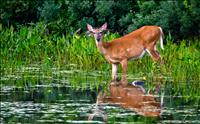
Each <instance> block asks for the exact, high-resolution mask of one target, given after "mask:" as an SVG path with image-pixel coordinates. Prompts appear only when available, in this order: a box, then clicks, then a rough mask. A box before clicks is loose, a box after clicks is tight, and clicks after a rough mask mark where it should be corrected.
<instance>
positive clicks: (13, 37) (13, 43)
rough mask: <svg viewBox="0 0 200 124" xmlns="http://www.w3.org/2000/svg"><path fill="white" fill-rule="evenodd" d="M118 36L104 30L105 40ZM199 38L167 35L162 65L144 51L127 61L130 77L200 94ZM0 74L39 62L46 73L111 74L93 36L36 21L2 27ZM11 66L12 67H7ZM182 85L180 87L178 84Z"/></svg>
mask: <svg viewBox="0 0 200 124" xmlns="http://www.w3.org/2000/svg"><path fill="white" fill-rule="evenodd" d="M117 37H119V35H118V34H113V33H109V32H108V33H107V34H106V36H105V38H104V40H105V41H109V40H112V39H114V38H117ZM199 40H200V39H192V41H191V40H182V41H180V42H179V43H178V45H177V44H174V43H173V42H174V41H173V40H172V39H171V38H170V37H169V36H166V38H165V41H164V42H165V45H164V50H161V49H160V46H159V45H157V47H158V49H159V51H160V53H161V56H162V58H163V59H164V62H165V64H164V65H162V66H160V65H159V64H158V63H155V62H153V60H152V59H151V57H150V56H148V55H147V54H146V56H144V57H143V58H142V59H139V60H135V61H133V62H129V70H128V71H129V79H134V78H137V77H138V78H140V79H145V80H146V81H147V82H149V83H152V82H164V83H165V82H173V83H172V85H174V88H177V90H176V91H177V93H179V91H180V92H182V93H184V94H187V96H194V94H195V96H200V91H199V90H198V89H199V88H200V84H199V81H200V61H199V60H200V42H199ZM0 42H1V75H2V76H5V75H8V74H11V73H13V72H14V71H15V70H16V69H20V67H23V66H28V65H31V64H37V65H40V67H41V68H42V70H43V71H47V70H48V71H47V72H48V73H46V75H49V74H52V71H53V70H52V69H50V68H58V69H69V70H70V69H71V70H73V69H75V68H74V67H71V66H69V64H73V65H76V69H81V70H99V71H105V72H107V73H110V71H111V67H110V65H109V64H108V63H107V62H106V60H105V59H104V57H103V56H102V55H101V54H100V53H99V51H98V50H97V48H96V46H95V42H94V39H93V37H89V36H87V35H86V34H82V35H78V34H76V33H74V34H65V35H57V34H48V32H47V31H46V28H45V25H44V24H42V23H38V24H36V25H31V26H22V27H21V28H19V29H14V28H13V27H11V28H3V29H2V27H1V32H0ZM11 68H12V70H10V69H11ZM180 82H181V85H184V87H183V89H180V88H179V87H178V86H179V83H180Z"/></svg>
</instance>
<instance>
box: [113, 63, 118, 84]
mask: <svg viewBox="0 0 200 124" xmlns="http://www.w3.org/2000/svg"><path fill="white" fill-rule="evenodd" d="M112 81H117V64H112Z"/></svg>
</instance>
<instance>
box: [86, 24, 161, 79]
mask: <svg viewBox="0 0 200 124" xmlns="http://www.w3.org/2000/svg"><path fill="white" fill-rule="evenodd" d="M87 29H88V31H89V33H90V34H92V35H93V36H94V39H95V42H96V46H97V48H98V49H99V51H100V53H101V54H103V56H104V57H105V59H106V60H107V61H108V62H109V63H110V64H111V65H112V80H113V81H116V80H118V77H117V68H118V64H121V66H122V80H125V79H126V77H127V70H128V61H129V60H135V59H139V58H142V57H143V55H144V54H145V53H146V52H148V53H149V55H150V56H151V58H152V59H153V60H154V61H157V62H159V63H161V64H163V61H162V59H161V57H160V54H159V52H158V51H157V49H156V44H157V42H158V41H159V40H160V46H161V49H163V50H164V48H163V37H164V34H163V31H162V28H161V27H159V26H143V27H141V28H139V29H137V30H135V31H133V32H131V33H129V34H126V35H124V36H122V37H119V38H116V39H113V40H111V41H110V42H104V41H103V37H104V32H105V31H106V30H107V23H104V24H103V25H102V26H101V27H100V28H93V27H92V26H91V25H90V24H87Z"/></svg>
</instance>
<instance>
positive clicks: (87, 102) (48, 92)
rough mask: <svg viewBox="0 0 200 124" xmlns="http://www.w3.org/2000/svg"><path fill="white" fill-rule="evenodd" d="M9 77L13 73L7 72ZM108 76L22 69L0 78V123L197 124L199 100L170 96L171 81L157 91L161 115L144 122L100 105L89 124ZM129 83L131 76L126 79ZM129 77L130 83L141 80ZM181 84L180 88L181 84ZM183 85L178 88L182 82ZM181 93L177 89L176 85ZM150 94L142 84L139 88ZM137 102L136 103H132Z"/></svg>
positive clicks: (122, 109)
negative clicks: (161, 100) (160, 103)
mask: <svg viewBox="0 0 200 124" xmlns="http://www.w3.org/2000/svg"><path fill="white" fill-rule="evenodd" d="M10 71H11V72H12V69H10ZM108 75H109V73H108V72H100V71H80V70H78V69H75V68H73V67H72V68H70V69H69V70H63V69H56V68H51V69H50V70H47V71H46V72H45V71H41V69H40V68H39V67H37V66H31V67H23V68H20V69H16V70H14V71H13V72H12V73H9V74H4V75H2V77H1V89H0V97H1V103H0V121H1V123H2V124H3V123H5V124H7V123H129V122H131V123H133V122H134V123H141V124H143V123H153V124H154V123H158V124H159V123H160V124H163V123H164V124H165V123H170V124H171V123H178V124H180V123H181V124H182V123H194V124H197V123H200V120H199V118H200V105H199V97H200V96H193V97H192V98H191V99H190V96H182V95H181V94H178V93H177V92H175V91H174V87H173V86H172V85H171V84H172V83H173V82H172V81H166V82H165V85H164V86H162V85H161V89H160V93H157V94H155V97H156V98H157V99H158V102H160V101H159V100H160V98H161V95H162V94H163V93H164V98H163V105H162V107H161V113H160V116H158V117H149V116H148V117H147V116H144V115H141V114H139V113H138V112H137V111H134V110H132V109H128V108H125V107H122V106H120V105H118V104H111V103H102V104H101V105H99V106H100V108H101V112H102V115H104V116H106V117H107V120H106V121H105V120H103V119H102V117H101V116H97V117H94V118H93V119H92V120H88V117H89V116H90V115H91V114H92V113H94V111H95V106H96V100H97V96H98V94H99V92H100V91H103V90H104V89H105V88H106V87H107V86H108V84H109V83H110V82H111V81H110V77H109V76H108ZM129 77H131V76H129ZM139 78H140V77H139V76H138V77H133V78H131V79H129V81H130V82H132V81H134V80H137V79H139ZM182 83H183V82H182ZM180 84H181V82H180ZM178 86H179V87H180V88H181V85H178ZM143 87H144V88H145V89H146V90H147V91H148V89H151V88H152V86H151V87H150V86H149V85H148V84H147V83H146V82H145V81H144V86H143ZM135 100H137V99H135Z"/></svg>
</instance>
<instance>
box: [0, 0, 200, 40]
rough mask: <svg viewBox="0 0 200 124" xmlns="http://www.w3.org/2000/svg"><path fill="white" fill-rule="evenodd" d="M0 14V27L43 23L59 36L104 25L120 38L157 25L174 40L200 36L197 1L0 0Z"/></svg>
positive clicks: (199, 11)
mask: <svg viewBox="0 0 200 124" xmlns="http://www.w3.org/2000/svg"><path fill="white" fill-rule="evenodd" d="M0 13H1V16H0V17H1V20H0V23H1V24H2V25H3V27H10V26H11V25H12V26H14V27H16V29H17V27H19V26H22V25H28V24H30V23H37V22H43V23H44V24H45V25H47V28H48V30H49V31H50V32H51V33H60V34H62V33H66V32H71V31H76V30H77V29H79V28H81V29H82V31H86V23H90V24H91V25H93V26H100V25H102V24H103V23H105V22H107V23H108V26H109V29H110V30H111V31H113V32H119V33H120V34H125V33H128V32H131V31H133V30H135V29H137V28H139V27H141V26H143V25H159V26H161V27H162V28H163V30H164V32H165V34H168V33H170V34H171V35H172V36H173V37H174V38H176V39H177V38H178V39H180V38H190V37H194V36H195V37H199V36H200V1H199V0H176V1H172V0H166V1H158V0H150V1H145V0H139V1H136V0H100V1H93V0H1V4H0Z"/></svg>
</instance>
